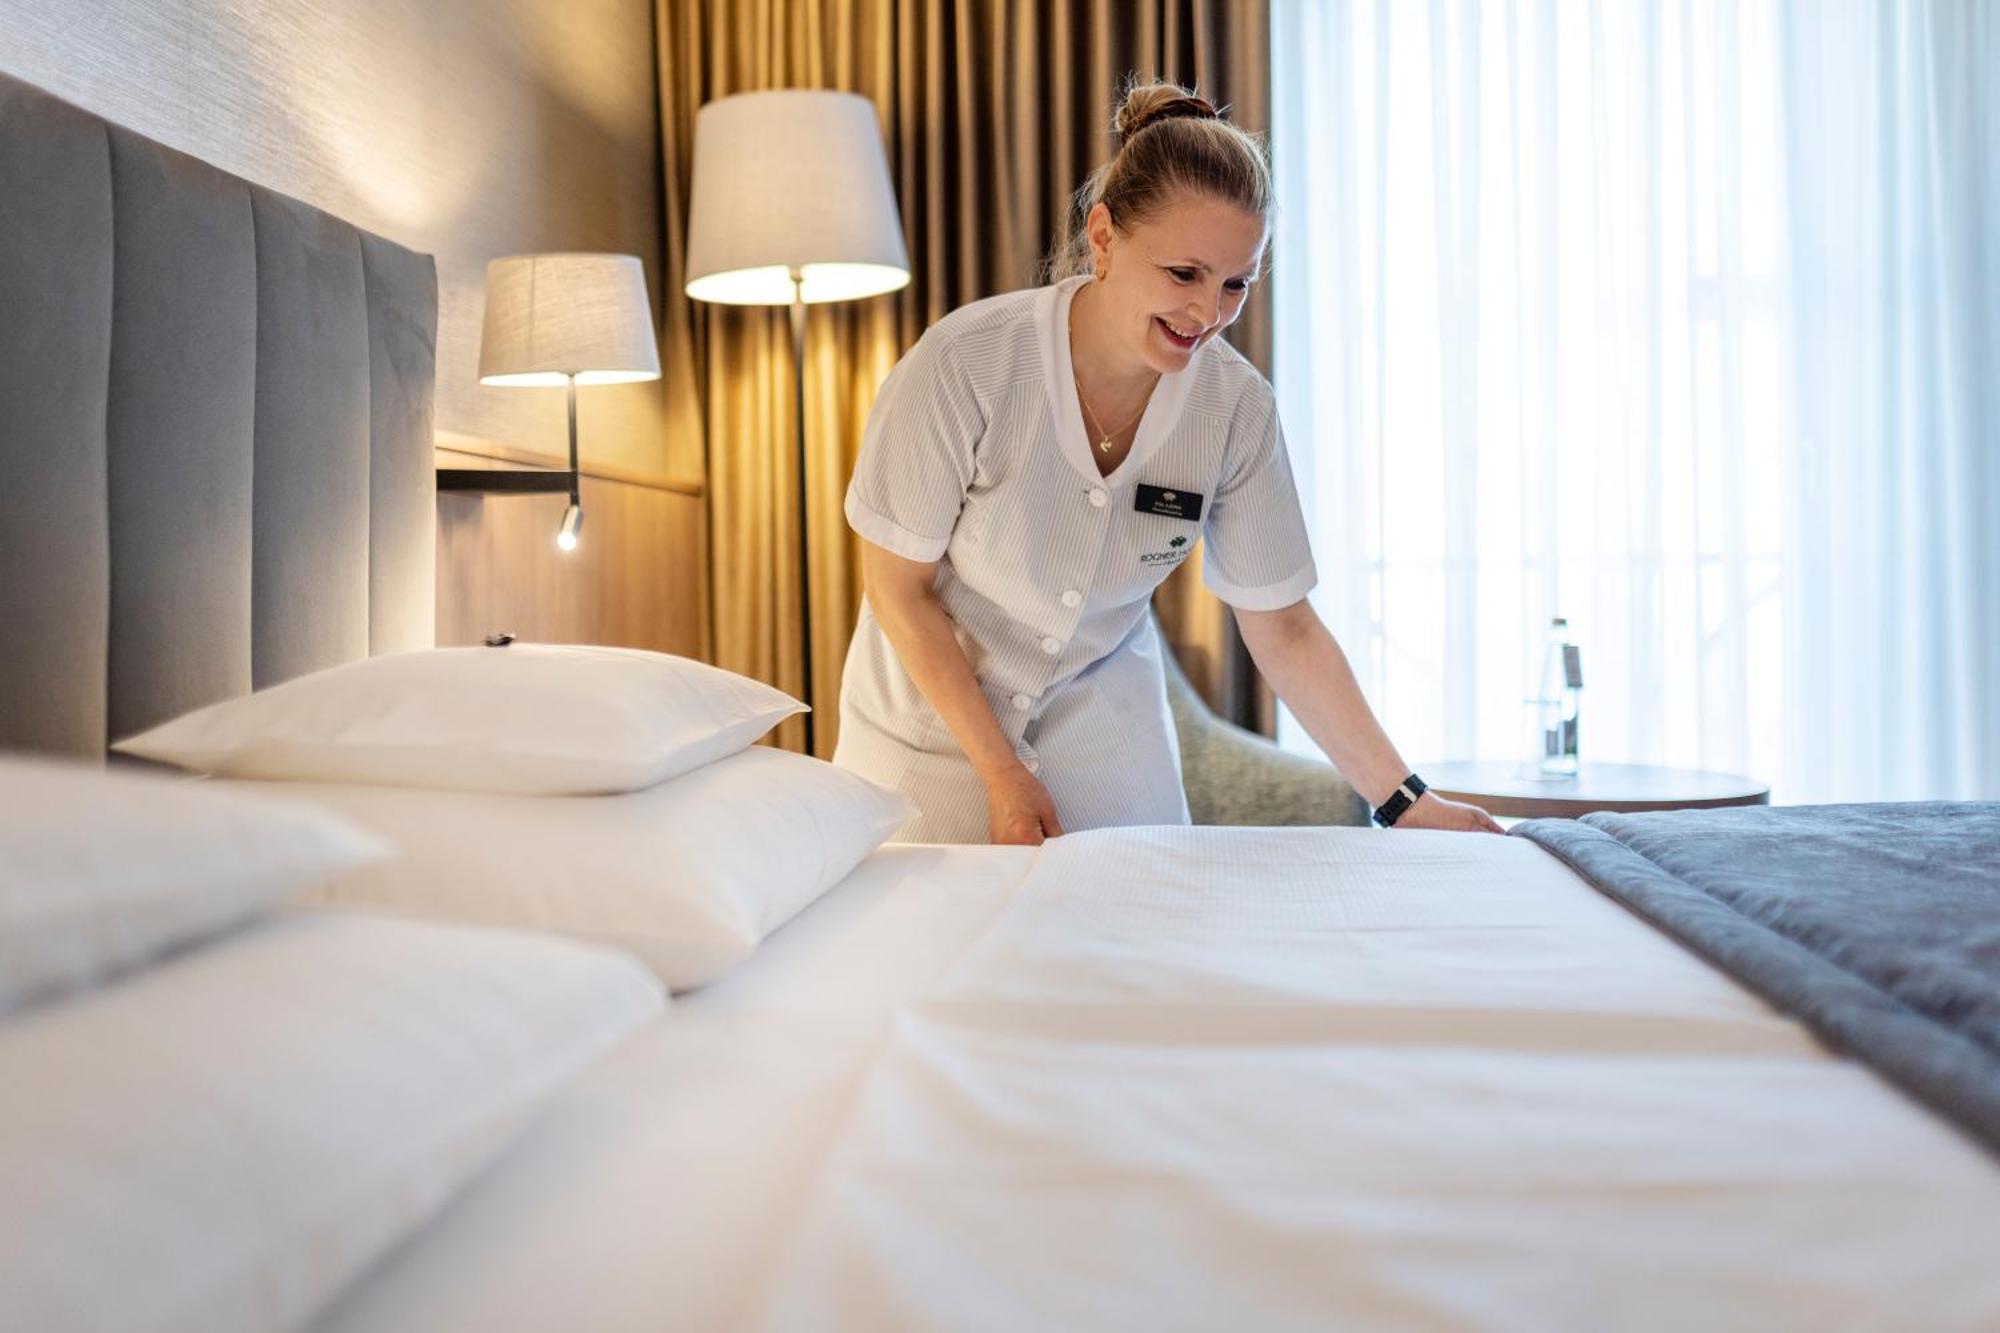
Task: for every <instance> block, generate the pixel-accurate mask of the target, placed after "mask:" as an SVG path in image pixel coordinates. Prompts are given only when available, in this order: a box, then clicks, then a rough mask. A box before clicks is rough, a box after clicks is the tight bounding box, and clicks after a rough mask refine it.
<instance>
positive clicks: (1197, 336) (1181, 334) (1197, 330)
mask: <svg viewBox="0 0 2000 1333" xmlns="http://www.w3.org/2000/svg"><path fill="white" fill-rule="evenodd" d="M1153 323H1154V324H1155V325H1157V326H1158V327H1159V329H1160V332H1161V333H1162V334H1164V335H1165V337H1166V340H1167V342H1168V344H1169V345H1170V346H1173V347H1178V348H1179V349H1180V350H1181V351H1183V352H1191V351H1193V350H1194V348H1195V345H1196V344H1197V343H1199V342H1200V341H1201V339H1202V335H1203V334H1205V333H1207V332H1208V330H1207V329H1204V328H1201V327H1199V326H1195V327H1190V326H1188V325H1184V324H1179V323H1175V322H1174V321H1172V320H1167V319H1163V318H1161V317H1160V316H1158V315H1155V316H1153Z"/></svg>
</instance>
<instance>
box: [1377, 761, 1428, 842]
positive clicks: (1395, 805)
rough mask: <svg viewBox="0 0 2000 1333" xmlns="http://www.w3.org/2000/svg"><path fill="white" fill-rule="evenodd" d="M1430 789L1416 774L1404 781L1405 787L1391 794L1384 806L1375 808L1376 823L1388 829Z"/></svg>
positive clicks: (1383, 803)
mask: <svg viewBox="0 0 2000 1333" xmlns="http://www.w3.org/2000/svg"><path fill="white" fill-rule="evenodd" d="M1429 790H1430V788H1429V787H1427V786H1425V785H1424V780H1423V779H1422V778H1420V777H1418V776H1417V775H1416V774H1415V773H1412V774H1410V776H1408V777H1406V778H1404V779H1403V785H1402V786H1400V787H1398V788H1396V790H1394V791H1392V792H1390V793H1389V795H1388V797H1387V799H1385V800H1384V801H1383V802H1382V804H1380V805H1378V806H1376V807H1375V816H1374V817H1375V822H1376V823H1378V824H1380V825H1381V826H1382V827H1383V828H1388V827H1390V826H1391V825H1393V824H1394V823H1395V822H1396V821H1397V820H1399V819H1401V818H1402V817H1403V812H1404V811H1405V810H1408V809H1409V808H1410V807H1411V806H1413V805H1415V804H1416V803H1417V798H1418V797H1419V796H1422V795H1423V794H1424V793H1425V792H1427V791H1429Z"/></svg>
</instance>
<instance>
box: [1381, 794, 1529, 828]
mask: <svg viewBox="0 0 2000 1333" xmlns="http://www.w3.org/2000/svg"><path fill="white" fill-rule="evenodd" d="M1396 827H1397V828H1435V829H1444V830H1445V831H1446V832H1449V833H1505V832H1506V831H1507V830H1505V829H1503V828H1501V827H1500V825H1499V824H1498V823H1496V822H1495V821H1494V819H1493V816H1492V815H1489V814H1487V813H1486V812H1485V811H1484V810H1481V809H1480V808H1479V807H1478V806H1476V805H1465V804H1463V803H1461V802H1459V801H1447V800H1446V799H1445V798H1444V797H1442V796H1439V795H1437V794H1436V793H1435V792H1428V791H1427V792H1425V793H1424V794H1423V795H1422V796H1419V797H1418V798H1417V803H1416V804H1415V805H1413V806H1411V807H1410V808H1409V809H1407V810H1405V811H1404V812H1403V817H1402V818H1401V819H1399V820H1397V821H1396Z"/></svg>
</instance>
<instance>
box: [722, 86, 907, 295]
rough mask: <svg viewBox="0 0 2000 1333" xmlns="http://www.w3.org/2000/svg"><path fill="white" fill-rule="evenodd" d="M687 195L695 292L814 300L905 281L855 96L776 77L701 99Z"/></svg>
mask: <svg viewBox="0 0 2000 1333" xmlns="http://www.w3.org/2000/svg"><path fill="white" fill-rule="evenodd" d="M692 195H693V200H692V206H691V209H690V216H689V219H688V246H687V294H688V295H689V296H691V297H693V298H694V299H696V300H698V301H713V302H718V303H721V304H724V305H790V304H791V303H792V301H793V299H794V298H795V296H796V297H798V298H801V299H803V300H804V301H805V302H806V303H807V304H817V303H819V302H822V301H851V300H856V299H858V298H861V297H864V296H879V295H881V294H882V293H884V292H893V291H895V290H897V289H898V288H901V287H904V286H907V285H908V284H909V281H910V260H909V253H908V251H906V250H905V249H904V247H903V227H902V222H901V220H900V218H899V217H898V216H897V212H896V193H895V190H894V189H893V188H892V187H891V186H890V184H889V162H888V159H887V157H886V156H884V154H883V151H882V128H881V124H880V122H879V121H878V120H877V119H876V116H875V106H874V104H873V103H871V102H870V101H868V99H867V98H865V97H859V96H856V95H855V94H853V93H835V92H820V91H810V90H804V89H784V90H780V91H775V92H760V93H743V94H740V95H738V96H735V97H725V98H721V99H719V100H717V101H714V102H710V103H709V104H708V105H707V106H704V107H703V108H702V109H701V111H700V113H699V114H698V115H697V116H696V117H695V131H694V183H693V190H692ZM795 273H797V274H798V275H799V277H800V282H799V283H798V285H797V286H796V287H795V286H794V284H793V275H794V274H795Z"/></svg>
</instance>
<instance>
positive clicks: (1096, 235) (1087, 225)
mask: <svg viewBox="0 0 2000 1333" xmlns="http://www.w3.org/2000/svg"><path fill="white" fill-rule="evenodd" d="M1114 230H1115V228H1113V226H1112V225H1111V209H1110V207H1109V206H1108V205H1105V204H1101V203H1100V204H1093V205H1091V209H1090V212H1089V214H1088V215H1086V216H1085V218H1084V220H1083V234H1084V235H1085V236H1086V237H1088V238H1089V240H1090V268H1091V272H1092V273H1094V274H1095V275H1096V276H1097V277H1099V278H1104V277H1108V276H1110V273H1111V237H1112V234H1113V232H1114Z"/></svg>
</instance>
